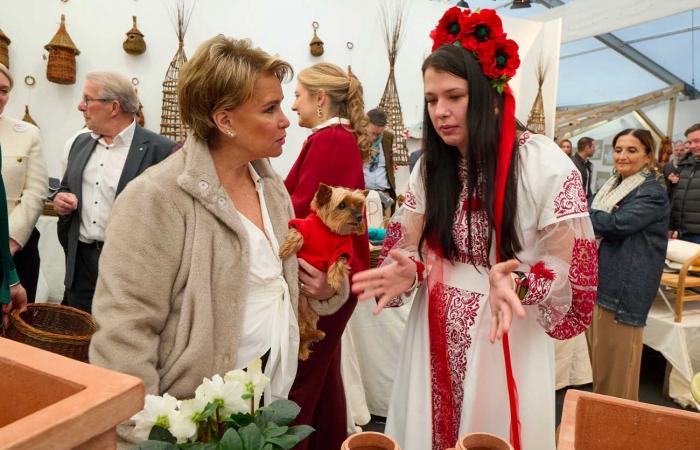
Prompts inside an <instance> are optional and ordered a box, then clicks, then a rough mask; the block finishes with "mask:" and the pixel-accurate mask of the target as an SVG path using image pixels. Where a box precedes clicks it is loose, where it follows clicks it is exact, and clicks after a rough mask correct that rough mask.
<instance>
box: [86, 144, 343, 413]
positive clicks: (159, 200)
mask: <svg viewBox="0 0 700 450" xmlns="http://www.w3.org/2000/svg"><path fill="white" fill-rule="evenodd" d="M253 166H254V167H255V170H256V171H257V173H258V174H259V175H260V176H261V177H262V179H263V180H264V193H265V201H266V203H267V208H268V212H269V214H270V219H271V221H272V226H273V229H274V232H275V235H276V237H277V239H278V241H279V242H282V240H283V238H284V236H285V234H286V233H287V222H288V221H289V219H291V218H292V216H293V211H292V204H291V201H290V199H289V196H288V194H287V191H286V189H285V187H284V185H283V183H282V180H281V179H280V177H279V176H278V175H276V174H275V172H274V171H273V170H272V168H271V166H270V164H269V162H268V161H267V160H258V161H254V162H253ZM251 257H252V255H250V254H249V250H248V241H247V234H246V232H245V229H244V227H243V224H242V223H241V220H240V218H239V216H238V214H237V212H236V210H235V208H234V205H233V203H232V202H231V200H230V199H229V197H228V196H227V194H226V192H225V191H224V189H223V187H222V186H221V185H220V183H219V180H218V177H217V175H216V171H215V168H214V163H213V161H212V158H211V156H210V154H209V150H208V147H207V146H206V144H205V143H204V142H203V141H201V140H198V139H196V138H188V140H187V142H186V143H185V145H184V147H183V148H182V149H181V150H180V151H178V152H177V153H175V154H174V155H172V156H170V157H169V158H168V159H166V160H165V161H163V162H162V163H160V164H158V165H156V166H153V167H151V168H150V169H148V170H147V171H146V172H144V173H143V174H142V175H141V176H140V177H138V178H137V179H135V180H134V181H132V182H131V183H130V184H129V185H128V186H127V187H126V189H125V190H124V191H123V192H122V193H121V195H120V196H119V197H118V199H117V201H116V203H115V205H114V209H113V211H112V216H111V219H110V223H109V225H108V227H107V232H106V245H105V247H104V250H103V252H102V255H101V257H100V267H99V273H100V275H99V279H98V282H97V290H96V291H95V297H94V300H93V314H94V316H95V320H96V321H97V324H98V327H99V328H98V331H97V333H96V334H95V335H94V337H93V339H92V344H91V346H90V362H91V363H93V364H96V365H99V366H103V367H107V368H110V369H114V370H117V371H120V372H125V373H128V374H131V375H135V376H138V377H140V378H141V379H142V380H143V382H144V383H145V385H146V392H147V393H149V394H163V393H165V392H168V393H169V394H171V395H173V396H175V397H177V398H179V399H184V398H189V397H193V396H194V390H195V388H196V387H197V386H198V385H199V384H200V383H201V382H202V378H204V377H211V376H212V375H214V374H224V373H226V372H227V371H229V370H231V369H232V368H233V364H234V363H235V361H236V352H237V349H238V342H239V338H240V334H241V331H242V329H243V324H242V322H241V319H242V318H243V317H244V308H245V301H246V298H247V277H248V266H249V264H248V261H249V260H250V258H251ZM297 270H298V267H297V262H296V259H295V258H288V259H287V260H285V261H284V276H285V278H286V280H287V283H288V284H289V291H290V294H291V299H292V303H293V305H294V309H295V310H296V309H297V300H298V296H299V288H298V278H297ZM347 297H348V283H347V280H346V283H345V285H344V286H343V288H341V290H340V291H339V292H338V294H337V295H336V296H335V297H333V298H331V299H329V300H328V301H327V302H318V303H319V305H317V306H318V307H315V305H313V304H312V307H314V309H317V310H318V312H319V313H320V314H330V313H332V312H334V311H335V310H337V309H338V308H340V306H342V304H343V303H344V302H345V300H346V299H347ZM314 303H317V302H314Z"/></svg>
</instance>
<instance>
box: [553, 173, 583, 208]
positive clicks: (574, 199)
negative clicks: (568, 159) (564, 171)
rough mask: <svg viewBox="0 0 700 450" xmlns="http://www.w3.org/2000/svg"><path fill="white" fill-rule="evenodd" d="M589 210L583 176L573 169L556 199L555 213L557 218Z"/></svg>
mask: <svg viewBox="0 0 700 450" xmlns="http://www.w3.org/2000/svg"><path fill="white" fill-rule="evenodd" d="M585 212H588V203H587V202H586V194H585V191H584V190H583V183H582V182H581V176H580V175H579V173H578V171H577V170H572V171H571V173H570V174H569V176H568V177H566V180H564V185H563V186H562V189H561V191H559V194H558V195H557V196H556V198H555V199H554V215H555V216H556V217H557V219H561V218H562V217H567V216H571V215H573V214H581V213H585Z"/></svg>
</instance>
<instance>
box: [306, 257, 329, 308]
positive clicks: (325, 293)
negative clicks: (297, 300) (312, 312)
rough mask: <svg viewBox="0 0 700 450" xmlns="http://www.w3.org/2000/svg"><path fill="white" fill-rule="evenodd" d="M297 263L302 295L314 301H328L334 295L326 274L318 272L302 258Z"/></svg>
mask: <svg viewBox="0 0 700 450" xmlns="http://www.w3.org/2000/svg"><path fill="white" fill-rule="evenodd" d="M298 261H299V281H300V284H301V289H300V290H301V293H302V294H304V295H306V296H307V297H309V298H312V299H315V300H328V299H329V298H331V297H333V296H334V295H335V292H336V291H335V289H333V288H332V287H330V286H329V285H328V281H327V279H328V277H327V275H326V272H323V271H321V270H318V269H317V268H315V267H314V266H312V265H311V264H309V263H308V262H306V261H305V260H303V259H302V258H299V259H298Z"/></svg>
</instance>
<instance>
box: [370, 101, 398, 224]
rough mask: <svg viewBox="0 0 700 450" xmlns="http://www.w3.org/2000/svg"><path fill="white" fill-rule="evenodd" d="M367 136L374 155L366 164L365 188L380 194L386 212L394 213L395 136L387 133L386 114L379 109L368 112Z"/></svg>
mask: <svg viewBox="0 0 700 450" xmlns="http://www.w3.org/2000/svg"><path fill="white" fill-rule="evenodd" d="M367 119H368V120H369V124H368V125H367V134H368V135H369V139H370V141H371V142H372V154H371V156H370V159H369V161H366V162H365V164H364V174H365V187H366V188H367V189H372V190H374V191H377V192H379V197H380V198H381V200H382V207H383V208H384V210H389V209H391V212H393V211H394V208H395V204H396V182H395V178H394V153H393V152H394V150H393V146H394V135H393V134H391V133H389V132H387V131H385V130H384V129H385V128H386V122H387V117H386V113H385V112H384V111H382V110H381V109H379V108H374V109H371V110H369V111H368V112H367Z"/></svg>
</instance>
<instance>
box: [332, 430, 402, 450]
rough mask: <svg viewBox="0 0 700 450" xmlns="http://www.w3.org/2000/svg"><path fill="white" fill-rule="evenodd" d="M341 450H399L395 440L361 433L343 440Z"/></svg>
mask: <svg viewBox="0 0 700 450" xmlns="http://www.w3.org/2000/svg"><path fill="white" fill-rule="evenodd" d="M340 448H341V450H401V448H400V447H399V444H397V443H396V441H395V440H393V439H392V438H390V437H389V436H387V435H386V434H382V433H375V432H374V431H363V432H362V433H356V434H353V435H352V436H350V437H348V438H347V439H345V442H343V445H342V446H341V447H340Z"/></svg>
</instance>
